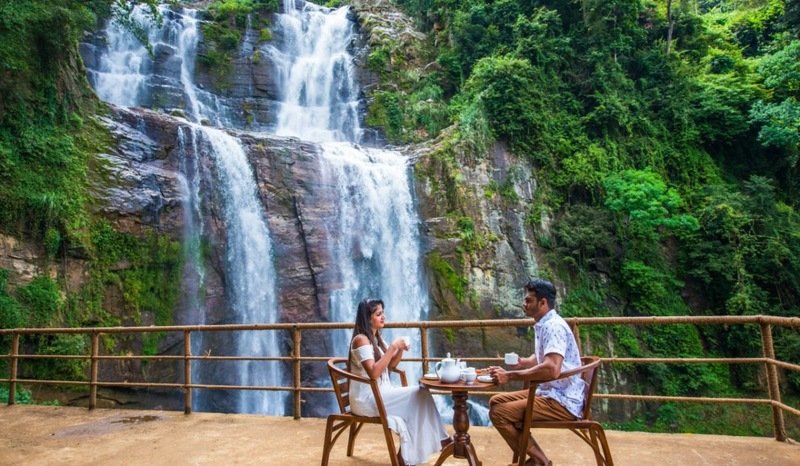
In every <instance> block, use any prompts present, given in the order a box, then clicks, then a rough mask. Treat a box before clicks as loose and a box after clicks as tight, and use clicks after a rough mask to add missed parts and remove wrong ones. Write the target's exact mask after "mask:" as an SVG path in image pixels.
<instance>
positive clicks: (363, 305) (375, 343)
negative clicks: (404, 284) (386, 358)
mask: <svg viewBox="0 0 800 466" xmlns="http://www.w3.org/2000/svg"><path fill="white" fill-rule="evenodd" d="M379 305H380V306H381V307H382V308H385V306H384V305H383V300H380V299H369V298H367V299H364V300H362V301H361V302H360V303H358V310H357V311H356V325H355V327H354V328H353V337H352V338H351V339H350V347H351V349H352V346H353V339H354V338H355V337H357V336H358V335H364V336H366V337H367V338H368V339H369V341H370V343H372V351H373V353H374V355H375V360H376V361H377V360H378V358H380V356H381V353H380V352H379V351H378V348H379V347H380V348H381V349H382V350H383V352H384V353H386V343H385V342H384V341H383V337H382V336H381V331H380V330H378V331H377V332H375V334H374V335H373V334H372V314H374V313H375V311H376V310H377V309H378V306H379Z"/></svg>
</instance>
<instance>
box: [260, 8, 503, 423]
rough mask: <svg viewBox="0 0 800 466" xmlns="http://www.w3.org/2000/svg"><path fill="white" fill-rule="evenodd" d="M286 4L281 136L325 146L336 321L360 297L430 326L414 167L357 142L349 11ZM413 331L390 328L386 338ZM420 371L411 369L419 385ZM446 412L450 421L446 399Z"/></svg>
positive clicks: (347, 315)
mask: <svg viewBox="0 0 800 466" xmlns="http://www.w3.org/2000/svg"><path fill="white" fill-rule="evenodd" d="M283 7H284V14H282V15H279V16H278V24H279V25H280V27H281V28H282V32H283V36H284V41H283V47H284V48H283V50H273V49H272V47H271V46H269V47H267V50H265V52H266V53H268V54H270V55H271V56H276V57H281V58H282V59H281V60H279V61H277V63H280V64H281V65H282V67H281V70H280V72H281V73H282V76H283V79H282V82H283V83H284V86H283V89H284V92H283V102H282V104H281V109H280V112H279V115H278V125H277V128H276V133H277V134H279V135H287V136H296V137H299V138H302V139H306V140H313V141H317V142H319V143H320V144H321V147H322V157H321V160H320V162H321V165H322V167H321V173H322V177H323V184H325V185H332V186H335V190H336V204H335V208H334V212H333V215H332V218H331V221H330V222H328V223H327V226H328V229H329V231H328V234H327V238H328V247H329V249H330V252H331V256H332V261H331V262H332V264H334V266H335V267H337V268H338V270H337V271H336V272H337V276H338V279H339V282H340V283H341V284H342V287H341V288H340V289H338V290H336V291H334V292H332V293H331V302H330V309H331V311H330V313H331V318H332V320H334V321H340V322H352V321H353V320H354V319H355V311H356V306H357V304H358V302H359V301H360V300H362V299H364V298H365V297H380V298H382V299H383V300H384V302H385V303H386V313H387V317H388V318H389V319H390V320H394V321H415V320H423V319H425V318H427V316H428V295H427V290H426V288H425V283H424V279H423V268H422V265H421V263H420V256H421V252H420V239H419V231H418V225H419V219H418V217H417V214H416V209H415V206H414V198H413V186H412V183H411V168H410V167H409V165H408V163H407V159H406V158H405V157H404V156H403V155H402V154H400V153H398V152H395V151H388V150H382V149H362V148H359V147H358V146H356V145H354V143H358V142H359V141H360V138H361V135H362V129H361V127H360V123H359V118H358V105H359V101H358V94H359V89H358V86H357V83H356V79H355V77H356V73H355V67H354V60H353V56H352V55H351V54H350V53H349V51H348V49H349V47H350V45H351V44H352V42H353V41H354V39H355V37H354V29H355V28H354V24H353V21H351V20H350V18H349V17H348V14H349V8H348V7H343V8H339V9H336V10H330V9H327V8H323V7H319V6H317V5H314V4H310V3H302V6H301V7H300V8H297V7H296V2H295V1H294V0H285V1H284V3H283ZM287 57H291V58H292V60H287ZM408 333H409V332H408V331H403V330H400V331H387V332H385V338H386V339H387V340H388V341H391V339H392V338H393V337H394V336H395V335H400V334H408ZM409 336H411V338H412V351H411V356H417V357H418V356H419V355H420V346H421V345H420V335H418V334H416V333H415V332H414V333H412V334H411V335H409ZM333 340H334V341H333V347H334V351H335V352H336V354H341V355H345V354H347V353H348V347H349V334H348V335H347V336H344V335H341V334H339V335H337V336H336V337H335V338H334V339H333ZM419 375H421V374H419V372H417V370H416V368H412V369H411V374H410V376H411V377H412V379H413V377H418V376H419ZM437 398H438V397H437ZM439 402H441V398H439ZM470 404H471V405H472V407H473V409H472V410H471V411H472V418H473V422H475V423H479V424H483V425H485V424H487V423H488V416H486V409H485V408H484V407H482V406H480V405H477V404H472V403H470ZM440 411H442V413H443V414H444V416H445V418H450V417H452V409H451V408H449V407H448V406H446V404H445V403H441V407H440Z"/></svg>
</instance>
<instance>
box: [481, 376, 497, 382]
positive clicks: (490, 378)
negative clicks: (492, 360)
mask: <svg viewBox="0 0 800 466" xmlns="http://www.w3.org/2000/svg"><path fill="white" fill-rule="evenodd" d="M478 382H483V383H493V382H494V379H493V378H492V376H491V375H479V376H478Z"/></svg>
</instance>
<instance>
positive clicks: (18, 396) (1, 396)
mask: <svg viewBox="0 0 800 466" xmlns="http://www.w3.org/2000/svg"><path fill="white" fill-rule="evenodd" d="M14 402H15V403H17V404H18V405H29V404H32V403H33V397H32V396H31V391H30V390H28V389H26V388H24V387H20V386H19V385H17V388H16V390H15V395H14ZM7 403H8V387H7V386H6V385H0V404H7Z"/></svg>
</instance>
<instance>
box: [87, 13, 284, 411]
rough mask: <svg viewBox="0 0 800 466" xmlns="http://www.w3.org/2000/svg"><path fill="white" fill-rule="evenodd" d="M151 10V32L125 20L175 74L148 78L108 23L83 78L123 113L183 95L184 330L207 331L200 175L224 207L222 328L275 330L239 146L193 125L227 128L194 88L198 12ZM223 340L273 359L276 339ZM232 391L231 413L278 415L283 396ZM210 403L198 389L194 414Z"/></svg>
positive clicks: (263, 248)
mask: <svg viewBox="0 0 800 466" xmlns="http://www.w3.org/2000/svg"><path fill="white" fill-rule="evenodd" d="M159 11H160V12H161V14H162V16H163V24H161V25H160V26H159V25H157V24H154V22H153V21H152V20H151V18H150V17H149V16H148V15H147V14H146V13H145V7H142V6H138V7H136V8H135V10H134V12H133V16H132V18H133V19H134V20H136V21H137V22H138V23H139V24H141V25H142V26H144V27H145V28H146V31H147V36H148V39H149V42H150V45H151V46H152V47H153V49H154V50H155V51H156V54H158V53H159V50H162V51H163V50H167V51H169V52H170V53H171V55H170V58H169V60H173V61H176V62H177V61H179V63H176V64H177V65H178V66H173V67H172V68H178V69H179V72H178V74H177V76H175V75H170V74H155V73H154V72H153V70H154V68H155V66H154V65H155V62H154V60H153V57H151V56H150V54H149V53H148V51H147V49H146V48H145V47H144V46H143V45H141V44H140V43H139V41H138V40H137V39H136V38H135V37H134V36H133V34H131V33H130V32H129V31H128V30H126V29H125V28H123V27H121V26H119V25H117V24H116V23H114V22H113V21H112V22H110V23H109V25H108V26H107V28H106V31H105V32H106V36H107V42H108V47H107V49H106V51H105V52H104V53H103V54H102V55H101V56H100V58H99V60H98V67H97V69H95V70H90V71H89V77H90V81H91V82H92V83H93V85H94V87H95V90H96V92H97V94H98V96H99V97H100V98H101V99H103V100H105V101H107V102H111V103H114V104H117V105H120V106H126V107H133V106H151V107H153V106H156V105H155V102H154V96H153V95H152V93H151V92H150V91H149V90H150V89H153V88H156V89H158V88H159V86H162V87H163V86H167V87H168V88H170V89H180V90H182V92H183V99H182V101H183V103H184V108H182V109H180V110H182V111H183V113H184V115H185V117H186V118H187V119H188V120H189V121H190V123H188V124H187V126H186V128H185V129H184V128H181V129H180V131H179V136H178V138H179V141H177V143H178V148H179V150H180V151H181V154H180V156H181V169H182V170H183V176H184V182H183V183H182V185H183V187H184V190H185V192H184V200H185V201H184V206H183V207H184V220H185V221H186V225H185V230H184V234H185V237H184V244H185V245H186V247H187V254H186V257H187V259H186V261H187V266H188V267H189V269H190V271H189V273H188V274H186V275H185V278H189V279H191V278H193V279H195V280H197V282H194V283H189V284H188V285H186V284H185V285H184V286H188V291H189V292H190V294H191V296H189V297H188V298H187V299H186V305H188V306H196V307H197V308H198V309H200V310H201V311H200V312H197V311H195V310H193V309H189V315H194V316H197V320H198V321H197V322H192V323H206V321H205V315H204V314H205V313H204V312H202V309H203V308H204V303H203V302H202V297H200V296H199V292H198V290H200V289H202V287H203V280H204V276H205V273H204V270H205V269H204V266H203V265H202V260H201V259H200V257H201V256H200V244H201V242H202V235H203V229H202V220H201V213H202V206H201V200H202V199H203V198H204V197H203V196H202V193H201V192H200V189H199V187H200V186H201V184H200V178H201V177H202V176H207V177H213V181H212V182H210V183H208V184H207V185H208V186H211V187H213V188H214V190H215V191H216V197H217V198H219V199H220V200H221V201H222V205H221V211H222V218H223V223H224V225H223V227H224V232H225V234H226V240H225V244H226V257H225V259H226V260H225V274H226V282H227V291H228V295H229V296H228V301H229V306H230V309H231V313H232V315H230V317H229V318H228V319H227V322H228V323H273V322H276V321H277V318H278V315H279V309H278V303H277V298H276V293H277V292H276V283H275V268H274V264H273V256H272V244H271V240H270V234H269V230H268V227H267V222H266V219H265V217H264V208H263V206H262V205H261V202H260V199H259V197H258V191H257V187H256V183H255V178H254V175H253V172H252V168H251V167H250V164H249V161H248V160H247V155H246V154H245V151H244V149H243V148H242V145H241V142H240V141H239V140H238V139H237V138H235V137H233V136H231V135H230V134H228V133H226V132H224V131H221V130H219V129H214V128H209V127H205V126H202V125H200V123H201V122H209V123H213V124H217V125H221V124H226V123H228V121H227V119H226V118H225V116H224V114H223V113H222V112H221V111H220V110H219V108H220V106H219V104H218V99H217V98H216V97H215V96H214V95H212V94H210V93H208V92H205V91H203V90H201V89H198V87H197V86H196V85H195V83H194V78H193V76H194V66H195V59H196V55H197V42H198V20H197V18H196V11H194V10H191V9H182V10H178V11H173V10H171V9H169V8H168V7H167V6H164V5H161V6H159ZM168 68H169V67H168ZM170 86H171V87H170ZM187 132H188V135H187V134H186V133H187ZM205 156H207V157H210V159H211V161H212V164H211V166H212V167H213V169H212V170H211V171H212V172H213V174H208V173H201V171H200V169H199V167H200V166H201V165H202V161H201V157H205ZM195 335H196V337H195V340H194V342H193V343H194V344H193V348H192V351H193V353H194V354H200V353H203V352H205V346H206V345H205V344H204V340H205V339H206V336H204V335H202V334H195ZM230 341H231V342H232V345H233V346H234V348H232V349H230V353H231V355H234V356H236V355H248V356H257V357H263V356H280V355H281V353H280V346H279V344H278V337H277V335H276V332H275V331H267V332H236V333H235V334H234V335H232V336H231V339H230ZM226 350H228V348H226ZM211 366H213V368H212V367H211ZM193 369H196V370H194V371H193V372H194V373H195V374H198V375H197V376H196V380H194V382H195V383H213V384H223V385H252V386H278V385H281V384H282V380H283V371H282V366H281V364H280V363H279V362H275V361H226V362H224V363H208V362H205V363H198V362H197V361H195V363H194V364H193ZM206 378H209V379H211V380H206ZM233 393H234V397H235V400H234V401H233V403H232V404H233V405H234V408H235V411H237V412H246V413H266V414H272V415H283V414H284V411H285V404H286V400H287V395H286V393H283V392H273V391H263V390H237V391H235V392H233ZM211 396H212V395H211V392H207V391H205V390H197V395H196V396H195V397H194V405H195V406H193V409H195V410H198V411H205V410H215V409H216V404H215V403H213V402H211V401H208V400H209V399H210V398H211ZM228 404H230V403H228Z"/></svg>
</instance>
